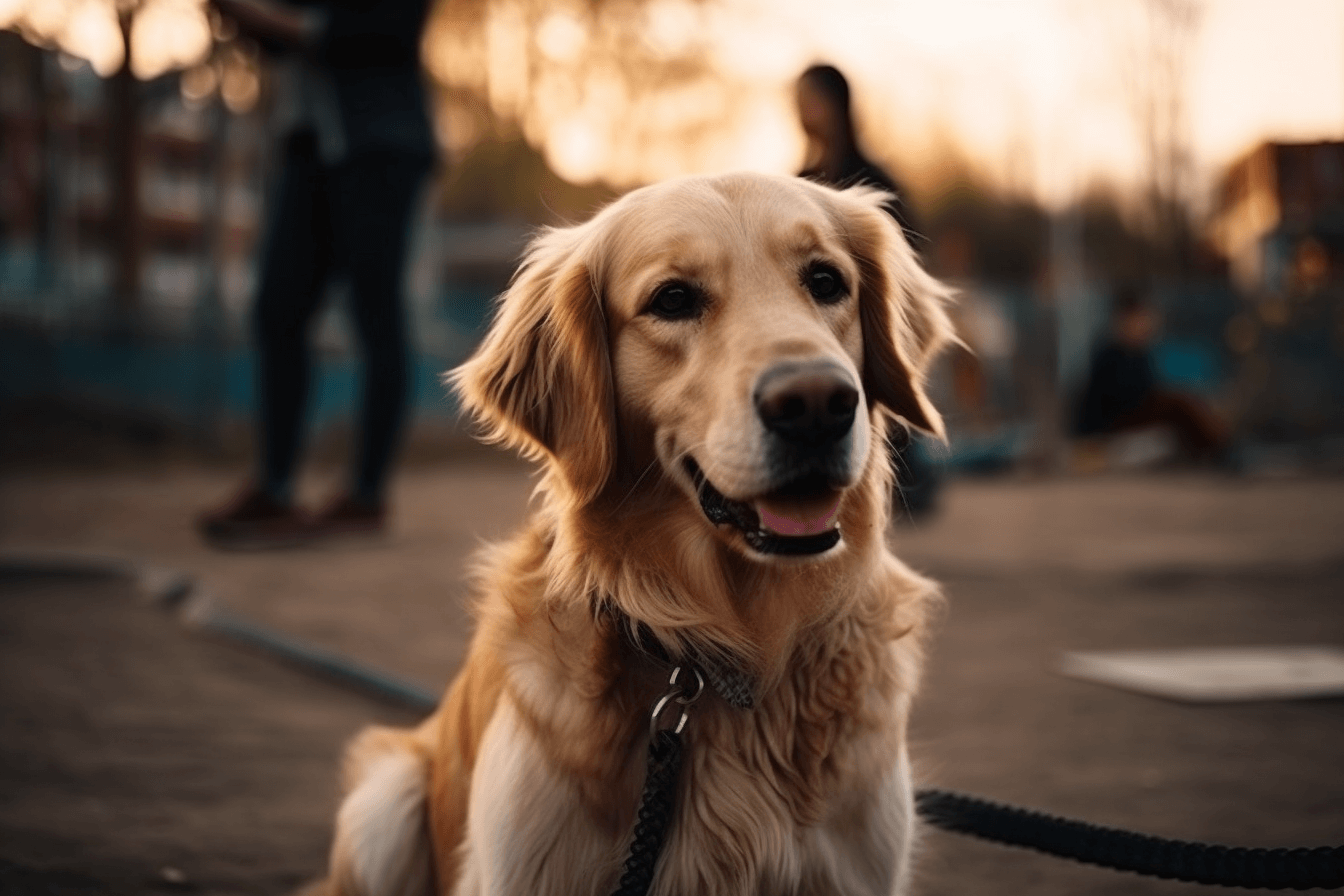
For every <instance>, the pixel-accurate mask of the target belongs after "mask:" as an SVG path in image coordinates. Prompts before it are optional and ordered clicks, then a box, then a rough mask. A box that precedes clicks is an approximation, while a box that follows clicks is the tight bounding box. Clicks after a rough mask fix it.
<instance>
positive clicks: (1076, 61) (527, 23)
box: [0, 0, 1344, 204]
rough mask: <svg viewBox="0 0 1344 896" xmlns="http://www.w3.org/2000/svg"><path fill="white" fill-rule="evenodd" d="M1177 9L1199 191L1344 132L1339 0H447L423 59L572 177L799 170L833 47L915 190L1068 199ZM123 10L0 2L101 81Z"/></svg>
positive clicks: (1104, 165)
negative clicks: (814, 84)
mask: <svg viewBox="0 0 1344 896" xmlns="http://www.w3.org/2000/svg"><path fill="white" fill-rule="evenodd" d="M1173 4H1175V5H1177V6H1179V5H1182V4H1184V5H1185V7H1186V8H1188V9H1190V10H1193V12H1194V18H1195V25H1194V27H1193V28H1192V29H1191V30H1190V33H1189V35H1188V38H1187V39H1186V44H1183V45H1182V46H1181V52H1180V54H1179V69H1180V71H1179V72H1178V73H1177V75H1176V77H1177V78H1178V80H1179V84H1180V90H1181V95H1180V97H1179V99H1180V105H1181V107H1182V108H1183V109H1184V115H1183V116H1182V118H1181V127H1182V128H1183V129H1184V130H1183V133H1182V134H1181V135H1179V136H1180V138H1181V140H1182V141H1184V142H1183V145H1182V147H1180V149H1181V150H1182V151H1183V152H1187V153H1188V155H1189V163H1190V171H1189V178H1190V179H1191V180H1192V182H1193V183H1195V184H1197V185H1198V186H1199V187H1200V188H1201V190H1202V192H1203V193H1204V194H1207V192H1208V191H1207V187H1208V185H1209V183H1211V181H1212V179H1213V178H1214V177H1215V175H1216V174H1217V172H1218V171H1220V170H1222V168H1223V167H1224V166H1226V164H1227V163H1228V162H1229V161H1230V160H1231V159H1232V158H1233V157H1235V156H1237V155H1239V154H1241V153H1243V152H1244V151H1246V150H1247V149H1249V148H1250V147H1251V146H1253V145H1254V144H1255V143H1256V142H1259V141H1262V140H1266V139H1280V140H1311V139H1323V138H1332V137H1338V136H1340V134H1341V133H1342V132H1344V4H1340V3H1338V2H1337V0H1282V2H1278V3H1274V4H1268V3H1264V2H1259V0H1114V2H1109V3H1105V4H1097V3H1087V2H1080V0H947V2H943V3H928V2H925V0H833V2H832V3H831V4H829V5H828V6H827V7H826V10H825V14H824V15H818V14H817V10H816V8H815V4H811V3H806V2H803V0H608V2H603V3H591V2H586V0H442V2H439V3H437V4H436V5H435V7H434V11H433V13H432V14H431V19H430V23H429V26H428V28H427V31H426V35H425V40H424V54H423V55H424V61H425V64H426V68H427V70H428V72H429V73H430V75H431V76H432V78H433V80H434V81H435V82H437V84H438V85H439V86H440V87H441V88H442V89H443V98H442V99H441V101H440V103H439V104H438V109H437V110H436V111H437V112H438V116H439V120H438V122H437V127H438V133H439V135H440V141H441V143H442V144H443V146H444V147H445V150H446V151H448V152H449V153H450V154H451V155H453V156H454V157H458V156H460V155H462V154H463V153H465V152H467V151H468V150H469V149H470V148H471V146H472V145H474V144H475V143H476V142H477V141H479V140H481V139H484V138H486V137H487V136H489V135H491V134H492V133H498V132H499V131H500V130H501V129H502V130H503V131H504V135H505V136H508V135H509V134H510V133H521V134H522V135H523V136H525V137H526V138H527V139H528V141H529V142H530V143H532V144H533V145H534V146H536V147H537V148H538V149H540V150H541V151H542V153H543V154H544V155H545V157H546V159H547V160H548V162H549V163H550V164H551V165H553V166H554V168H555V169H556V171H557V172H558V173H559V174H560V175H562V176H563V177H565V178H567V179H569V180H571V181H574V182H577V183H588V182H594V181H602V182H605V183H607V184H609V185H612V186H616V187H626V186H631V185H634V184H638V183H643V182H647V181H652V180H657V179H660V178H663V177H667V176H670V175H675V174H680V173H686V172H692V171H714V170H723V169H727V168H755V169H763V170H771V171H793V170H796V169H797V167H798V165H799V164H800V162H801V156H802V152H803V140H802V135H801V133H800V131H799V128H798V126H797V123H796V121H795V113H794V110H793V108H792V104H791V98H790V97H791V91H792V82H793V79H794V78H795V77H796V75H797V74H798V73H799V72H800V71H802V69H803V68H805V67H806V66H807V65H809V64H811V63H813V62H816V61H821V60H824V61H829V62H832V63H834V64H836V65H838V66H840V68H841V69H843V70H844V71H845V72H846V73H847V74H848V75H849V77H850V80H851V83H852V85H853V88H854V102H855V110H856V113H857V117H858V120H859V124H860V131H861V135H862V137H863V139H864V141H865V143H866V145H867V148H868V150H869V152H870V153H871V154H872V155H873V156H874V157H876V158H877V159H878V160H879V161H881V162H882V163H884V164H886V165H888V166H890V167H892V168H894V169H896V171H897V172H898V173H899V174H900V175H902V176H903V177H904V178H905V179H906V180H908V181H910V182H912V183H913V184H914V185H915V186H916V187H918V186H919V185H920V184H921V183H922V184H925V185H927V184H928V183H929V182H930V181H931V180H932V181H936V180H937V178H938V177H939V176H941V174H940V173H941V172H943V171H944V170H945V169H948V168H949V167H953V168H956V167H967V166H970V167H973V168H975V169H976V170H978V171H979V172H980V173H981V176H983V177H987V178H988V179H990V180H991V181H992V182H995V183H997V184H999V185H1000V186H1004V187H1007V188H1009V189H1012V190H1015V191H1017V192H1019V193H1023V194H1028V195H1032V196H1035V197H1036V198H1038V199H1042V200H1044V201H1046V202H1047V203H1051V204H1058V203H1060V202H1065V201H1070V200H1071V199H1072V198H1076V197H1077V196H1078V195H1079V194H1080V193H1081V192H1082V191H1083V190H1085V189H1086V188H1087V187H1088V186H1089V185H1090V184H1092V183H1094V182H1096V181H1098V180H1104V181H1109V182H1112V183H1115V184H1118V185H1119V186H1121V187H1130V186H1133V185H1135V184H1137V183H1139V182H1141V181H1142V179H1143V178H1144V177H1145V176H1146V174H1147V172H1146V171H1145V166H1148V165H1150V164H1151V162H1150V161H1148V160H1149V159H1150V158H1151V154H1150V153H1149V154H1145V148H1144V145H1145V140H1144V135H1143V133H1142V132H1141V131H1142V125H1140V124H1138V123H1137V122H1136V112H1135V108H1136V101H1135V95H1136V91H1138V90H1140V89H1142V83H1143V81H1144V78H1146V77H1148V76H1149V75H1151V71H1150V70H1151V69H1152V68H1153V66H1151V65H1149V64H1147V62H1146V61H1145V60H1147V61H1151V56H1145V55H1144V54H1145V52H1147V50H1146V49H1145V47H1146V44H1145V42H1149V43H1151V41H1152V39H1153V34H1154V29H1153V20H1152V17H1153V15H1154V10H1158V9H1161V8H1171V7H1172V6H1173ZM132 6H133V8H134V10H135V14H134V19H133V22H134V24H133V27H132V31H131V46H132V68H133V71H134V74H135V75H136V76H137V77H139V78H152V77H156V76H158V75H161V74H163V73H165V72H169V71H173V70H177V69H189V68H191V67H192V66H194V65H197V64H199V63H201V62H202V61H203V60H204V59H205V58H206V57H207V56H208V54H209V52H210V46H211V40H212V38H211V27H212V24H211V22H210V21H209V19H208V17H207V16H206V14H205V11H206V0H141V2H139V3H133V4H132ZM117 8H118V3H117V2H116V0H0V27H9V28H13V29H15V30H18V31H20V32H21V33H23V34H24V35H25V36H27V37H28V38H29V39H30V40H32V41H34V42H35V43H39V44H44V45H48V46H52V47H55V48H59V49H61V50H62V51H64V52H66V53H68V54H70V55H72V56H75V57H78V58H81V59H86V60H88V61H89V62H90V63H91V64H92V65H93V67H94V69H95V70H96V71H97V72H98V73H99V74H101V75H104V76H106V75H109V74H111V73H113V72H115V71H117V70H118V69H119V68H120V67H121V65H122V62H123V51H122V42H121V34H120V29H119V26H118V23H117V13H116V10H117ZM214 27H215V28H216V31H218V28H219V23H218V22H216V23H214ZM222 37H223V35H220V34H219V33H216V34H215V38H216V39H221V38H222ZM215 76H216V77H217V78H218V79H219V81H220V85H219V87H220V89H221V90H222V95H223V96H224V99H225V101H226V102H227V103H229V104H230V107H231V108H248V107H250V105H251V103H253V102H255V100H256V96H257V91H258V90H259V82H258V81H257V76H258V73H257V71H256V70H255V68H252V69H247V70H244V69H237V70H236V71H234V73H233V74H232V75H230V74H229V72H228V71H225V70H223V69H221V70H220V71H218V72H216V73H215ZM199 86H200V85H199V84H198V85H197V87H199ZM195 89H196V88H192V90H195ZM211 89H212V90H213V89H215V88H213V87H212V88H211ZM1194 192H1200V191H1194Z"/></svg>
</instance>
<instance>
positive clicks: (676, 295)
mask: <svg viewBox="0 0 1344 896" xmlns="http://www.w3.org/2000/svg"><path fill="white" fill-rule="evenodd" d="M703 306H704V298H703V296H702V295H701V293H700V290H699V289H697V288H696V287H694V286H692V285H691V284H689V283H686V282H685V281H682V280H673V281H671V282H669V283H664V284H663V285H662V286H660V287H658V289H657V290H656V291H655V292H654V294H653V298H652V299H650V300H649V304H648V307H647V308H645V310H646V311H647V312H648V313H649V314H652V315H655V316H656V317H661V318H663V319H664V320H689V319H691V318H693V317H698V316H699V315H700V310H701V308H702V307H703Z"/></svg>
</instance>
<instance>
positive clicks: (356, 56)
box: [198, 0, 434, 547]
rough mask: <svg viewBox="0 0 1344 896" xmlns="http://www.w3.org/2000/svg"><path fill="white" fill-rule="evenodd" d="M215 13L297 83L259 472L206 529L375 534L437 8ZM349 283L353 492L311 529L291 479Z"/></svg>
mask: <svg viewBox="0 0 1344 896" xmlns="http://www.w3.org/2000/svg"><path fill="white" fill-rule="evenodd" d="M211 3H212V4H213V5H214V7H215V8H216V9H217V10H218V11H219V12H220V13H221V14H222V15H223V16H225V17H226V18H227V19H230V20H231V21H233V22H234V23H235V24H236V25H237V27H238V30H239V31H240V32H241V33H242V34H243V35H244V36H246V37H250V38H253V39H255V40H256V41H257V42H258V44H259V45H260V46H261V47H262V49H263V50H264V51H266V52H267V53H268V54H271V55H274V56H276V57H278V59H279V60H280V62H281V70H280V74H281V75H287V76H288V80H287V81H282V83H281V85H280V86H281V88H282V89H281V91H280V94H279V103H278V110H277V116H278V118H279V119H280V122H281V133H282V134H283V139H282V146H283V148H282V153H281V165H280V172H279V182H278V184H277V188H276V191H275V193H274V195H273V196H272V197H271V200H270V206H269V208H268V216H267V231H268V232H267V235H266V240H265V244H264V247H263V251H262V256H261V262H260V268H259V288H258V292H257V296H256V305H255V313H254V317H253V326H254V333H255V337H256V340H257V350H258V358H259V365H258V374H259V375H258V382H259V400H258V404H259V424H260V425H259V427H258V429H259V446H258V447H259V451H258V468H257V471H256V473H255V478H254V479H253V480H252V481H251V482H250V483H248V484H247V485H245V486H244V487H243V488H242V489H241V490H240V491H239V493H238V494H237V496H236V497H235V498H234V499H233V500H232V501H230V502H229V503H228V504H226V505H225V506H223V507H221V508H219V509H217V510H214V511H211V512H208V513H206V514H204V515H202V516H201V517H200V519H199V520H198V526H199V528H200V530H201V533H202V535H204V537H205V538H206V539H207V540H208V541H209V542H211V543H212V544H215V545H217V546H220V547H268V546H278V545H284V544H290V543H294V542H297V541H304V540H308V539H311V538H315V537H320V536H324V535H329V534H335V533H351V532H353V533H376V532H379V531H381V530H382V528H383V526H384V523H385V517H386V506H387V504H386V486H387V477H388V472H389V469H390V467H391V464H392V461H393V457H394V454H395V451H396V448H397V445H398V442H399V440H400V434H401V431H402V428H403V426H404V423H405V418H406V411H407V404H408V395H407V391H408V379H409V376H408V369H407V368H408V359H407V356H408V352H407V334H406V320H405V309H404V307H403V297H402V288H403V275H404V267H405V256H406V249H407V243H408V236H409V233H408V231H409V222H410V218H411V214H412V211H413V209H414V207H415V204H416V200H417V198H418V195H419V192H420V188H421V186H422V184H423V182H424V180H425V178H426V175H427V174H428V173H429V171H430V169H431V167H432V165H433V162H434V140H433V132H432V129H431V127H430V122H429V118H428V115H427V113H426V109H425V95H424V89H423V87H422V85H421V81H420V62H419V58H420V34H421V31H422V29H423V26H424V20H425V16H426V12H427V5H428V0H309V2H303V3H302V4H301V5H288V4H281V3H278V2H272V0H211ZM286 87H287V88H288V90H284V89H283V88H286ZM337 271H339V272H341V273H343V274H345V276H346V277H347V279H348V281H349V287H350V290H349V295H350V304H351V311H352V312H353V317H354V323H355V329H356V332H357V333H358V336H359V341H360V345H361V348H362V353H363V394H362V398H361V413H360V419H359V425H358V428H357V445H356V449H355V452H354V456H353V461H354V463H353V469H352V471H351V476H350V482H349V484H348V488H347V489H346V490H345V491H343V492H341V493H340V494H338V495H336V496H335V497H334V498H333V499H332V500H331V501H330V502H329V503H328V504H327V505H326V507H325V508H324V509H322V510H321V511H319V512H318V513H317V514H316V515H313V516H309V515H307V514H305V513H303V512H302V511H301V510H300V509H299V508H298V507H297V506H296V504H295V501H294V475H295V468H296V466H297V463H298V460H299V457H300V454H301V448H302V443H303V430H304V422H305V421H304V416H305V405H306V403H307V397H308V382H309V377H310V375H311V370H310V368H311V357H310V353H311V347H310V344H309V342H310V337H311V332H310V331H311V328H312V324H313V321H314V319H315V318H316V316H317V313H318V311H319V310H321V307H322V300H323V298H324V296H325V293H326V288H327V281H328V280H329V279H330V277H331V275H332V274H333V273H335V272H337Z"/></svg>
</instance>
